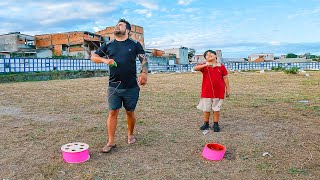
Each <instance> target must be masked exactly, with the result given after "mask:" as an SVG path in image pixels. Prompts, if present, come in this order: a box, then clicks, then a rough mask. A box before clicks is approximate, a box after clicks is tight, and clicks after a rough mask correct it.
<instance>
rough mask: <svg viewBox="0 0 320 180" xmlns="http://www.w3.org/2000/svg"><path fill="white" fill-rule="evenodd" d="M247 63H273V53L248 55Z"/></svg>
mask: <svg viewBox="0 0 320 180" xmlns="http://www.w3.org/2000/svg"><path fill="white" fill-rule="evenodd" d="M248 61H249V62H265V61H274V55H273V53H257V54H250V55H249V58H248Z"/></svg>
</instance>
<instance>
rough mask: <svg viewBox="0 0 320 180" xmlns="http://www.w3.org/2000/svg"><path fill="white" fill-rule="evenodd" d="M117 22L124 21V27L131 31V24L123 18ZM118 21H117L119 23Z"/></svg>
mask: <svg viewBox="0 0 320 180" xmlns="http://www.w3.org/2000/svg"><path fill="white" fill-rule="evenodd" d="M119 22H123V23H126V29H128V30H129V31H131V25H130V23H129V22H128V21H126V20H125V19H120V20H119ZM119 22H118V23H119Z"/></svg>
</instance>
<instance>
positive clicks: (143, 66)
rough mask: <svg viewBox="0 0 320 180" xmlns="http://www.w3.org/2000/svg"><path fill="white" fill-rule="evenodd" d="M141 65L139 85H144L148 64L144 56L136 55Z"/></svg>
mask: <svg viewBox="0 0 320 180" xmlns="http://www.w3.org/2000/svg"><path fill="white" fill-rule="evenodd" d="M138 58H139V60H140V63H141V74H140V76H139V84H140V85H145V84H146V83H147V77H148V71H149V64H148V59H147V56H146V54H138Z"/></svg>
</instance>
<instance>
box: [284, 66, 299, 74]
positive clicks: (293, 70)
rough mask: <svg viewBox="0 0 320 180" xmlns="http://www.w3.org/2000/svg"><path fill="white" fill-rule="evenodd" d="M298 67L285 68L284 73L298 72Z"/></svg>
mask: <svg viewBox="0 0 320 180" xmlns="http://www.w3.org/2000/svg"><path fill="white" fill-rule="evenodd" d="M299 69H300V68H298V67H291V68H289V69H285V70H284V73H286V74H297V73H298V72H299Z"/></svg>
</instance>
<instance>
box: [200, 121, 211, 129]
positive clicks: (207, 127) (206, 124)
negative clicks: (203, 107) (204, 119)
mask: <svg viewBox="0 0 320 180" xmlns="http://www.w3.org/2000/svg"><path fill="white" fill-rule="evenodd" d="M209 128H210V126H209V123H204V124H203V125H202V126H201V127H200V130H207V129H209Z"/></svg>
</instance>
